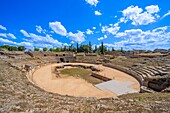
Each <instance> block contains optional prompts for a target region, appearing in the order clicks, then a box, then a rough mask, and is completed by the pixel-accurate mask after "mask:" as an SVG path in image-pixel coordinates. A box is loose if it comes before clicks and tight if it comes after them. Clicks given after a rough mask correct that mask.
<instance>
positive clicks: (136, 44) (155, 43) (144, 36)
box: [112, 26, 170, 49]
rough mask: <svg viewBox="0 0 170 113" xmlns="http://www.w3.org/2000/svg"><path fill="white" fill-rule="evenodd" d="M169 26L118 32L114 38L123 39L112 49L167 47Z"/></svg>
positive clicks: (169, 33) (169, 40)
mask: <svg viewBox="0 0 170 113" xmlns="http://www.w3.org/2000/svg"><path fill="white" fill-rule="evenodd" d="M169 30H170V27H169V26H164V27H159V28H155V29H153V30H151V31H150V30H147V31H143V30H141V29H130V30H125V31H124V32H119V33H117V34H116V36H115V37H119V38H123V39H122V40H121V41H119V42H115V43H114V44H113V45H112V46H114V47H117V46H118V47H119V48H120V47H125V48H126V49H155V48H162V47H165V48H166V47H169V43H170V32H168V31H169Z"/></svg>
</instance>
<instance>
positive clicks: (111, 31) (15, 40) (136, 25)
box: [0, 0, 170, 50]
mask: <svg viewBox="0 0 170 113" xmlns="http://www.w3.org/2000/svg"><path fill="white" fill-rule="evenodd" d="M0 6H1V7H0V45H4V44H8V45H16V46H19V45H23V46H26V48H27V49H31V48H33V47H34V46H36V47H39V48H43V47H48V48H56V47H61V46H63V45H66V46H68V45H70V44H71V43H73V44H76V43H77V42H78V43H81V44H86V43H88V42H89V41H91V42H92V44H93V46H94V45H100V43H101V42H102V41H103V42H104V44H105V46H107V47H108V48H112V47H114V48H115V49H120V48H121V47H123V48H124V49H127V50H128V49H146V50H148V49H151V50H153V49H156V48H163V49H169V48H170V2H169V0H27V1H26V0H0Z"/></svg>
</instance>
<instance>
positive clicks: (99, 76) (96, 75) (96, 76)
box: [91, 73, 112, 81]
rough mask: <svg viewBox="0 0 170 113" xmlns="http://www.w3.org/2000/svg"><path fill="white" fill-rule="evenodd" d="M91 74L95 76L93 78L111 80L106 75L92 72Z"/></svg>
mask: <svg viewBox="0 0 170 113" xmlns="http://www.w3.org/2000/svg"><path fill="white" fill-rule="evenodd" d="M91 76H93V77H95V78H98V79H100V80H103V81H109V80H112V79H110V78H107V77H104V76H102V75H100V74H98V73H92V74H91Z"/></svg>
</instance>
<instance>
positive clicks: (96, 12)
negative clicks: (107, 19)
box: [94, 11, 102, 16]
mask: <svg viewBox="0 0 170 113" xmlns="http://www.w3.org/2000/svg"><path fill="white" fill-rule="evenodd" d="M94 14H95V15H97V16H101V15H102V13H101V12H99V11H95V12H94Z"/></svg>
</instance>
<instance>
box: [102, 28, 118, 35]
mask: <svg viewBox="0 0 170 113" xmlns="http://www.w3.org/2000/svg"><path fill="white" fill-rule="evenodd" d="M119 29H120V27H119V26H116V27H114V26H111V27H110V26H102V33H105V32H108V33H111V34H112V35H115V34H116V33H117V32H118V31H119Z"/></svg>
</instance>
